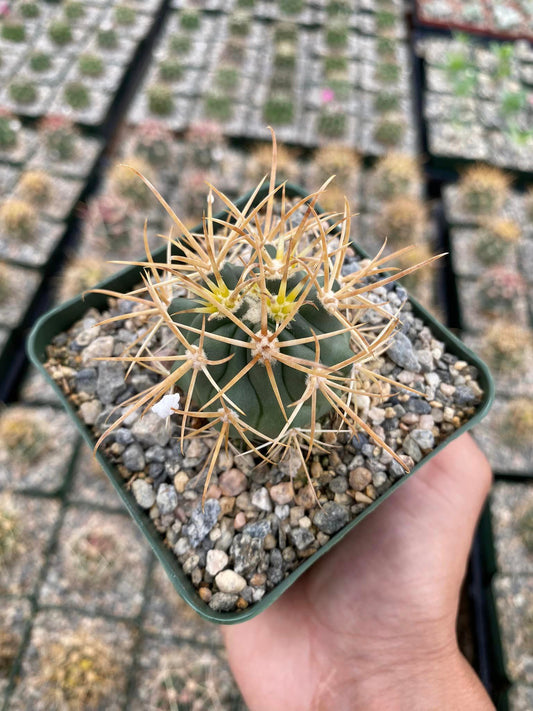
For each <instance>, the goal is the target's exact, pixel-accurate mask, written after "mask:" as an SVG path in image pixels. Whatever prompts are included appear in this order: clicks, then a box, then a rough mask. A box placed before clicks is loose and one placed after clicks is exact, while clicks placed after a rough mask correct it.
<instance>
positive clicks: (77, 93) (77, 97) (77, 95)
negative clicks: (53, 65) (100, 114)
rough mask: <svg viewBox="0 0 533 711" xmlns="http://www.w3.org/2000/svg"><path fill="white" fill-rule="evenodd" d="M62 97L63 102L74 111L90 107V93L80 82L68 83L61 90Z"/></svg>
mask: <svg viewBox="0 0 533 711" xmlns="http://www.w3.org/2000/svg"><path fill="white" fill-rule="evenodd" d="M63 97H64V99H65V102H66V103H67V104H68V105H69V106H71V107H72V108H73V109H75V110H76V111H81V110H83V109H86V108H88V107H89V106H90V105H91V93H90V91H89V89H87V87H86V86H85V84H83V83H82V82H80V81H71V82H69V83H68V84H67V85H66V86H65V88H64V90H63Z"/></svg>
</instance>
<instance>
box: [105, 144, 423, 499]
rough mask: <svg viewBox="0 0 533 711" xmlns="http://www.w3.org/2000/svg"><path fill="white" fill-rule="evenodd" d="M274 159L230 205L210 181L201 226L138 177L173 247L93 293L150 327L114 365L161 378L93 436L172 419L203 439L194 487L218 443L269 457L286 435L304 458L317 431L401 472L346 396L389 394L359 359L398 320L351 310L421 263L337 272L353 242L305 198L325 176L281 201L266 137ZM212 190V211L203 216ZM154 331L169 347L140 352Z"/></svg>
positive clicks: (343, 220) (344, 226)
mask: <svg viewBox="0 0 533 711" xmlns="http://www.w3.org/2000/svg"><path fill="white" fill-rule="evenodd" d="M273 154H274V160H273V164H272V168H271V174H270V185H269V186H268V189H267V188H266V187H264V188H262V185H261V184H260V185H259V186H258V188H256V190H255V191H254V192H253V194H252V195H251V197H250V199H249V200H248V202H247V204H246V205H245V206H244V207H243V208H242V209H238V208H237V207H236V206H235V205H234V204H233V202H232V201H231V200H230V199H229V198H227V197H226V196H225V195H223V193H221V192H219V191H218V190H216V189H215V188H213V187H211V188H210V190H209V194H208V198H207V208H206V212H205V214H204V219H203V230H202V231H201V232H200V233H196V232H191V231H190V230H189V229H188V228H187V227H186V225H185V224H184V223H183V221H182V220H181V219H180V218H179V217H178V216H177V215H176V214H175V213H174V212H173V210H172V209H171V208H170V206H169V205H168V204H167V203H166V201H165V200H164V199H163V198H162V197H161V196H160V195H159V193H158V192H157V190H156V189H155V188H154V187H153V186H152V185H151V184H150V183H149V181H148V180H146V179H145V178H143V176H142V175H140V173H138V172H137V174H138V175H139V177H140V178H141V179H142V180H144V182H145V183H146V184H147V185H148V187H150V188H151V190H152V191H153V192H154V194H155V195H156V197H157V198H158V199H159V201H160V202H161V204H162V205H163V206H164V208H165V209H166V211H167V212H168V213H169V215H170V216H171V218H172V220H173V223H174V226H175V229H176V230H177V233H178V234H179V235H181V237H180V240H179V242H175V246H176V247H178V248H179V250H180V251H179V252H178V254H175V255H173V256H171V257H170V258H169V259H168V260H167V261H166V262H164V263H159V264H158V263H154V262H153V260H152V257H151V255H150V253H149V250H147V251H148V261H147V262H146V263H145V264H144V265H143V266H144V268H145V270H144V273H143V282H144V285H143V287H142V288H141V289H140V290H139V289H137V290H135V291H134V292H132V293H130V294H122V293H120V294H119V293H118V292H109V291H107V290H104V292H103V293H106V294H110V295H112V296H116V297H119V298H121V299H126V300H127V299H129V300H131V302H132V303H134V304H135V305H136V308H142V314H143V316H144V317H145V318H146V319H147V322H148V323H149V324H150V326H149V327H148V328H147V335H146V338H145V339H144V341H143V343H142V344H140V347H139V349H138V351H137V353H136V354H134V355H132V354H131V353H127V354H124V355H121V356H115V357H114V359H115V360H121V361H122V362H129V363H133V364H137V365H141V366H143V365H144V366H145V367H147V368H149V369H150V370H151V371H154V369H155V370H156V371H157V372H158V373H159V374H160V375H161V378H160V379H159V380H158V382H157V383H156V384H155V385H153V386H151V387H149V388H147V389H146V390H145V391H143V392H141V393H138V394H137V395H134V396H133V397H132V398H131V399H130V401H128V403H126V404H127V405H128V407H126V408H125V411H124V412H123V414H122V415H121V416H120V417H119V418H118V419H117V420H115V422H114V423H113V424H112V425H111V426H110V427H109V428H108V430H107V431H106V432H105V433H104V434H103V435H102V437H101V438H100V440H99V443H100V442H101V441H103V439H104V438H105V437H106V436H107V435H108V434H110V433H111V432H112V431H113V430H114V429H115V428H116V427H119V426H120V424H121V422H123V421H124V419H125V418H127V417H129V415H130V414H132V413H133V412H135V411H136V410H138V409H139V408H142V411H143V412H146V411H147V410H149V409H153V411H154V412H155V413H156V414H158V415H160V416H176V417H177V418H178V420H177V422H178V424H179V425H180V428H179V429H180V431H181V439H182V443H183V440H184V439H187V438H191V437H196V436H205V435H206V434H208V435H210V436H214V437H215V444H214V446H213V448H212V450H211V455H210V462H209V470H208V476H207V482H206V489H207V485H208V482H209V477H210V474H211V472H212V471H213V468H214V466H215V463H216V459H217V457H218V454H219V452H220V450H221V448H222V446H224V447H226V448H227V447H228V446H230V444H231V445H232V446H233V448H234V449H240V451H243V450H251V451H253V452H254V454H255V455H256V456H259V457H263V458H266V459H267V460H268V461H272V458H273V457H274V456H278V455H279V456H283V454H284V453H286V452H287V451H288V449H289V446H290V447H292V446H293V444H294V442H295V441H299V444H298V445H297V447H298V449H299V452H300V456H301V460H302V463H303V464H305V457H304V455H303V454H302V449H303V450H307V457H310V456H311V451H312V448H313V446H314V445H315V444H318V446H320V443H319V442H318V440H319V434H318V433H319V432H320V431H321V428H324V427H325V428H327V427H334V428H335V429H336V430H339V429H343V430H344V431H345V432H346V433H347V434H348V435H350V434H352V435H354V436H357V435H358V433H359V432H361V431H364V432H365V433H366V434H367V435H369V436H370V437H371V438H372V439H373V440H374V442H375V443H376V444H377V445H379V446H380V447H383V448H384V449H385V450H386V451H387V452H388V453H389V454H390V456H391V457H394V458H395V459H396V460H397V461H398V462H399V463H400V464H401V465H402V466H405V465H404V463H403V462H402V461H401V459H400V458H399V457H398V455H397V454H396V453H395V452H394V451H393V450H392V449H391V448H390V447H388V446H387V444H386V443H385V442H384V441H383V440H382V439H381V438H380V437H379V436H378V434H377V433H375V432H374V431H373V430H372V429H371V427H370V426H369V425H368V424H367V423H366V422H365V421H364V420H363V419H362V418H361V417H360V415H359V414H358V411H357V404H356V399H357V396H358V395H361V394H364V392H365V391H364V387H363V383H365V382H373V383H374V386H373V390H372V393H373V394H372V397H376V387H377V386H378V385H379V382H380V378H381V380H386V381H387V382H386V386H387V388H388V391H387V392H389V391H390V385H391V383H392V381H390V380H389V379H388V378H384V376H380V375H378V374H377V373H376V372H374V371H373V370H372V367H371V363H372V361H373V360H374V359H375V358H376V357H377V356H379V355H380V354H381V353H382V352H383V351H384V350H386V348H387V347H388V346H389V344H390V340H391V338H392V337H393V335H394V332H395V329H396V327H397V325H398V323H399V319H398V316H397V315H394V314H391V313H389V312H387V311H386V310H385V309H382V308H381V307H380V306H379V305H376V306H374V307H373V308H376V309H378V311H379V312H380V313H381V314H382V316H383V324H382V325H381V326H380V328H378V329H370V330H369V328H368V325H367V324H365V323H364V321H363V320H362V319H361V316H360V315H361V313H362V311H364V310H365V309H367V308H368V307H369V306H371V304H370V302H369V301H368V299H367V294H368V293H369V292H371V291H372V290H373V289H375V288H376V287H378V286H384V285H385V284H388V283H389V282H391V281H393V280H394V279H397V278H401V277H403V276H406V275H407V274H409V273H411V272H412V271H414V270H415V269H417V268H418V267H419V266H420V265H413V266H409V267H407V268H406V269H403V270H399V271H398V272H397V273H396V274H394V275H393V276H389V275H386V274H384V273H383V272H384V271H385V269H386V266H385V264H386V262H388V261H389V260H390V258H389V257H387V258H384V257H383V255H382V254H381V253H380V254H379V255H378V256H377V257H375V258H374V259H373V260H365V261H363V262H361V263H360V265H358V266H357V268H356V269H355V271H353V272H351V273H349V274H343V264H344V261H345V257H346V255H347V253H348V250H351V249H352V248H351V246H350V222H351V215H350V208H349V205H348V202H347V201H346V200H345V203H344V211H343V212H342V213H341V214H340V215H339V214H337V215H333V214H331V213H320V211H319V209H318V207H317V206H318V200H319V198H320V197H321V195H322V194H323V192H324V190H325V189H326V187H327V185H328V183H329V182H330V180H331V179H330V180H328V181H326V183H325V184H324V185H323V186H322V188H321V189H319V190H318V191H316V192H314V193H311V194H310V195H308V196H306V197H304V198H296V199H290V198H289V196H288V195H287V194H286V186H285V184H284V183H281V184H280V185H277V184H276V161H275V155H276V144H275V142H274V147H273ZM262 182H263V181H262ZM261 189H262V192H261ZM264 193H266V195H265V194H264ZM215 195H216V196H217V197H218V198H219V199H220V200H221V201H222V202H223V204H224V207H225V210H226V211H227V216H226V217H225V218H220V217H216V216H215V215H214V214H213V203H214V199H215ZM169 240H170V242H172V241H173V238H172V237H170V238H169ZM145 241H146V236H145ZM402 251H403V250H402ZM393 256H394V255H393ZM427 261H431V259H430V260H427ZM101 293H102V292H101ZM129 317H130V315H129V314H125V315H124V318H129ZM150 319H151V320H150ZM163 326H164V327H165V328H166V329H168V330H170V332H171V333H172V336H173V337H174V338H175V344H176V347H175V355H171V354H170V355H169V352H168V349H165V352H163V353H161V354H158V353H157V351H156V350H155V349H153V348H151V345H150V344H151V342H152V341H151V338H152V337H153V336H154V334H155V333H156V332H157V329H158V328H160V327H163ZM397 387H398V388H402V386H401V385H399V384H397ZM289 442H290V443H291V444H290V445H289V444H288V443H289ZM99 443H98V444H99ZM300 445H302V446H300Z"/></svg>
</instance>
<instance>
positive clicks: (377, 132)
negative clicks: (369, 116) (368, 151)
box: [374, 114, 407, 148]
mask: <svg viewBox="0 0 533 711" xmlns="http://www.w3.org/2000/svg"><path fill="white" fill-rule="evenodd" d="M406 128H407V127H406V124H405V120H404V119H403V118H402V117H401V116H395V115H393V114H390V115H387V116H383V117H382V118H381V119H380V120H379V121H378V123H377V124H376V127H375V129H374V139H375V140H376V141H377V142H378V143H381V144H382V145H384V146H387V147H390V148H392V147H394V146H397V145H398V144H400V143H401V141H402V138H403V137H404V134H405V131H406Z"/></svg>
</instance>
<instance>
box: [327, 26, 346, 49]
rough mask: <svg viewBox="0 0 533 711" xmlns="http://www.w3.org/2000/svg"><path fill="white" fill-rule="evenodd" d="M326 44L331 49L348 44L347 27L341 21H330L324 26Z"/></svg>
mask: <svg viewBox="0 0 533 711" xmlns="http://www.w3.org/2000/svg"><path fill="white" fill-rule="evenodd" d="M326 44H327V46H328V47H330V48H331V49H339V48H342V47H346V45H347V44H348V28H347V27H346V25H345V24H344V23H343V22H332V23H331V24H330V25H328V27H327V28H326Z"/></svg>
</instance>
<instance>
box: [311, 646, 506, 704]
mask: <svg viewBox="0 0 533 711" xmlns="http://www.w3.org/2000/svg"><path fill="white" fill-rule="evenodd" d="M387 656H388V655H387ZM387 656H384V658H383V661H382V662H381V663H379V662H378V663H377V664H376V665H375V666H374V668H373V669H369V668H368V666H367V665H366V664H362V665H359V666H358V667H355V668H354V667H352V668H351V670H350V671H347V670H342V669H341V670H339V669H338V668H337V669H336V670H335V669H333V670H331V671H329V672H326V673H325V674H324V675H323V677H322V679H321V681H320V682H319V684H317V687H316V693H315V697H314V699H313V704H312V706H311V708H312V710H313V711H326V710H328V711H329V709H332V708H334V709H336V711H359V710H360V711H383V709H387V711H429V710H430V709H431V711H440V709H443V710H444V709H450V708H461V709H462V708H465V709H466V708H468V709H469V711H489V710H491V709H494V706H493V704H492V703H491V701H490V699H489V697H488V695H487V693H486V691H485V689H484V688H483V686H482V684H481V682H480V680H479V679H478V677H477V675H476V674H475V672H474V670H473V669H472V668H471V667H470V665H469V664H468V662H467V661H466V659H465V658H464V657H463V656H462V654H461V653H460V651H459V650H458V649H457V647H456V646H455V648H454V649H452V648H450V649H448V650H446V651H445V652H443V653H440V654H435V655H428V657H427V658H426V659H424V660H422V659H421V658H420V656H419V655H415V656H414V657H413V656H412V655H411V654H404V655H403V657H401V658H399V657H397V658H395V659H394V661H392V660H391V659H390V658H389V659H388V660H387Z"/></svg>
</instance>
